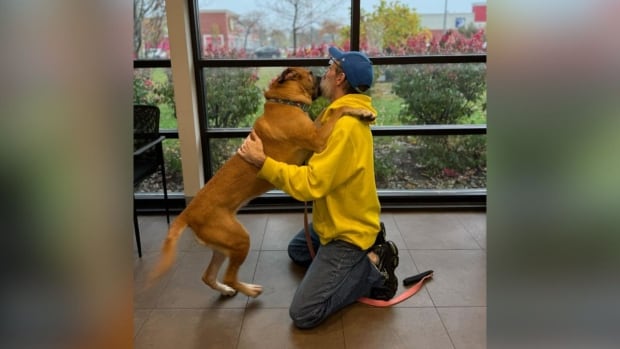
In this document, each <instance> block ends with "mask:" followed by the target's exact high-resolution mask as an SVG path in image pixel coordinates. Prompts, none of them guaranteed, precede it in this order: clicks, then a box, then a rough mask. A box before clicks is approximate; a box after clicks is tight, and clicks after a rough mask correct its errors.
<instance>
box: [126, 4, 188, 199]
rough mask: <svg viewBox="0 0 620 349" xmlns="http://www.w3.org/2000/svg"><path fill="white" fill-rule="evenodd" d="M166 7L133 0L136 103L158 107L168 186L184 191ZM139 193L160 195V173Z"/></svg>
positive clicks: (171, 188)
mask: <svg viewBox="0 0 620 349" xmlns="http://www.w3.org/2000/svg"><path fill="white" fill-rule="evenodd" d="M165 10H166V2H165V0H134V35H133V43H134V45H133V57H134V79H133V92H134V96H133V102H134V104H146V105H154V106H157V107H158V108H159V110H160V121H159V127H160V132H161V133H162V134H164V135H166V138H167V139H166V140H165V141H164V143H163V148H164V162H165V166H166V179H167V189H168V191H169V192H183V177H182V172H181V157H180V145H179V140H178V139H177V138H178V136H177V132H176V129H177V120H176V108H175V101H174V89H173V79H172V71H171V69H170V60H169V58H170V44H169V41H168V24H167V20H166V12H165ZM136 192H138V193H150V194H156V195H161V194H162V193H163V188H162V181H161V178H160V177H159V173H156V174H153V175H152V176H151V178H147V179H145V180H144V181H142V182H141V183H140V185H139V186H138V188H136Z"/></svg>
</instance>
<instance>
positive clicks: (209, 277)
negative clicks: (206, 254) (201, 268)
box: [202, 250, 237, 296]
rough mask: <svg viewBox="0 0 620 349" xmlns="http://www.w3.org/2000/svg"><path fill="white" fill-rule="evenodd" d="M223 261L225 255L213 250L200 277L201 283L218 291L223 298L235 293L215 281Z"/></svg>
mask: <svg viewBox="0 0 620 349" xmlns="http://www.w3.org/2000/svg"><path fill="white" fill-rule="evenodd" d="M225 260H226V255H224V254H223V253H222V252H219V251H216V250H213V256H212V257H211V262H210V263H209V266H208V267H207V269H206V270H205V272H204V274H203V275H202V281H203V282H204V283H205V284H207V285H208V286H209V287H211V288H212V289H214V290H216V291H219V292H220V293H221V294H223V295H224V296H234V295H235V294H236V293H237V291H236V290H235V289H234V288H232V287H230V286H228V285H225V284H222V283H220V282H218V281H217V273H218V272H219V270H220V267H221V266H222V263H223V262H224V261H225Z"/></svg>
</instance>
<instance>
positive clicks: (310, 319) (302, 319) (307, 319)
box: [289, 307, 325, 329]
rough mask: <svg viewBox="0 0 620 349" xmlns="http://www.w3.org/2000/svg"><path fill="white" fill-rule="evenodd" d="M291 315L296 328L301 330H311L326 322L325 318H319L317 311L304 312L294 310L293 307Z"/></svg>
mask: <svg viewBox="0 0 620 349" xmlns="http://www.w3.org/2000/svg"><path fill="white" fill-rule="evenodd" d="M289 315H290V316H291V320H293V324H294V325H295V327H297V328H300V329H310V328H313V327H316V326H318V325H319V324H320V323H321V322H323V320H325V318H324V317H322V316H319V314H317V312H316V311H307V310H305V311H304V310H302V309H294V308H292V307H291V309H290V310H289Z"/></svg>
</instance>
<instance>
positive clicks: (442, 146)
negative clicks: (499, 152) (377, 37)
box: [392, 64, 486, 175]
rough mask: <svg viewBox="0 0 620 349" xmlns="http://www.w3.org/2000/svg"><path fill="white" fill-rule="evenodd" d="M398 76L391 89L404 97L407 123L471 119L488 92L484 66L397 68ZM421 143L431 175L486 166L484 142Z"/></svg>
mask: <svg viewBox="0 0 620 349" xmlns="http://www.w3.org/2000/svg"><path fill="white" fill-rule="evenodd" d="M393 76H394V83H393V85H392V90H393V92H394V93H395V94H396V95H398V96H399V97H401V98H402V99H403V100H404V107H403V108H402V109H401V112H400V115H399V119H400V121H401V122H402V123H403V124H417V125H429V124H442V125H445V124H460V123H469V122H468V118H470V117H471V116H472V115H474V113H475V112H477V111H478V109H479V104H480V100H481V98H482V97H483V96H484V92H485V90H486V81H485V77H486V69H485V66H484V65H483V64H447V65H424V66H406V67H401V68H396V69H394V71H393ZM478 138H479V137H478ZM419 144H420V146H421V151H420V152H419V154H418V155H417V161H418V163H419V164H420V165H422V166H424V167H426V172H427V173H429V174H430V175H441V174H446V172H448V173H451V172H450V171H455V173H457V174H459V173H463V172H464V171H466V170H468V169H470V168H471V167H472V166H474V167H482V166H484V157H481V156H482V155H483V154H481V149H480V147H479V144H477V143H475V142H474V141H471V138H467V137H439V136H432V137H421V138H420V143H419ZM483 145H484V144H483Z"/></svg>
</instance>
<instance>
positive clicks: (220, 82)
mask: <svg viewBox="0 0 620 349" xmlns="http://www.w3.org/2000/svg"><path fill="white" fill-rule="evenodd" d="M256 80H257V75H256V73H255V70H254V69H251V68H232V69H226V68H221V69H207V70H205V91H206V101H207V125H208V127H209V128H217V127H248V126H250V125H251V124H252V122H253V121H254V120H253V116H254V115H255V113H256V111H257V110H258V108H259V106H260V104H262V100H263V93H262V92H261V90H260V88H258V87H257V86H256V84H255V82H256Z"/></svg>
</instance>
